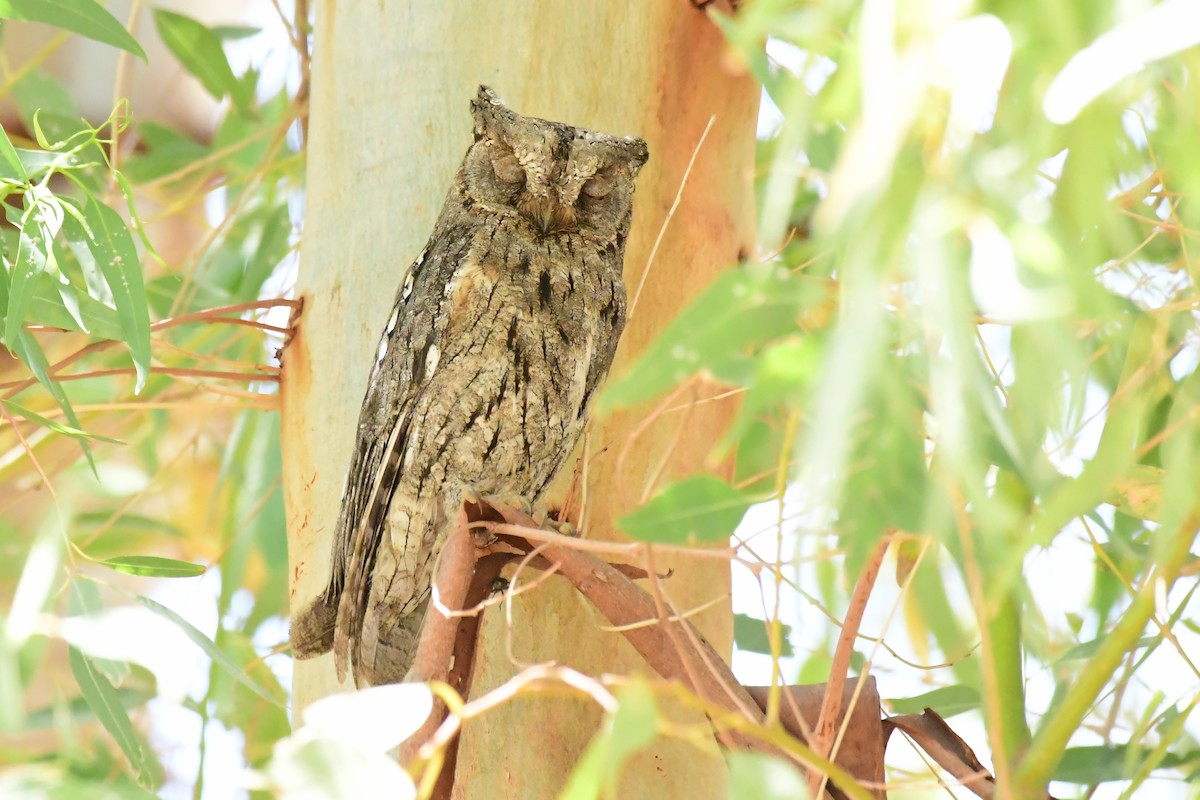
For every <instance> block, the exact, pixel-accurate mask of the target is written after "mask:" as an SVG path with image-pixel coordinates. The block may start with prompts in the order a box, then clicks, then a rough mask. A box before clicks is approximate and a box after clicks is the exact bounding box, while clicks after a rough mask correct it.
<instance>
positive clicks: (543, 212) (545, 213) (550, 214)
mask: <svg viewBox="0 0 1200 800" xmlns="http://www.w3.org/2000/svg"><path fill="white" fill-rule="evenodd" d="M519 206H520V209H521V213H522V214H524V215H525V217H526V218H527V219H528V220H529V221H530V222H532V223H533V224H534V227H536V228H537V229H538V230H539V231H541V232H542V233H543V234H546V233H556V232H558V231H562V230H566V229H568V228H572V227H574V226H575V208H574V206H565V205H563V204H562V203H560V202H558V200H557V199H556V198H553V197H548V196H541V197H539V196H536V195H526V196H525V198H523V199H522V201H521V202H520V204H519Z"/></svg>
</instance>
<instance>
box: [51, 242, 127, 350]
mask: <svg viewBox="0 0 1200 800" xmlns="http://www.w3.org/2000/svg"><path fill="white" fill-rule="evenodd" d="M65 227H69V226H65ZM68 257H69V255H68ZM62 265H63V261H62V259H61V257H60V260H59V266H60V267H61V266H62ZM33 283H34V286H33V296H32V297H31V298H30V299H29V318H30V319H31V320H37V322H38V323H39V324H41V325H48V326H50V327H52V328H63V329H64V330H68V331H80V332H81V333H88V334H91V335H92V336H95V337H96V338H98V339H112V340H114V341H118V342H119V341H122V340H123V338H124V333H123V332H122V330H121V322H120V320H119V319H117V312H116V311H115V310H114V309H113V308H112V307H111V306H107V305H105V304H104V303H101V302H100V301H99V300H97V299H96V298H94V297H92V296H91V295H88V294H84V293H83V292H80V291H76V290H75V288H74V286H72V285H70V284H65V283H63V282H62V281H61V280H60V278H58V277H55V276H53V275H49V274H46V273H43V274H41V275H37V276H35V277H34V282H33ZM68 295H69V296H70V298H71V302H72V303H73V305H74V308H73V309H69V308H67V305H66V304H67V299H66V298H67V296H68Z"/></svg>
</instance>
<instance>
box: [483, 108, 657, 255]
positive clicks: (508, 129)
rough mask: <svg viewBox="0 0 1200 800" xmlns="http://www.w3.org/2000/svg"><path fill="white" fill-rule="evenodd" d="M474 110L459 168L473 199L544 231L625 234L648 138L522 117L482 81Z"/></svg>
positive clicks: (615, 235) (618, 235) (605, 235)
mask: <svg viewBox="0 0 1200 800" xmlns="http://www.w3.org/2000/svg"><path fill="white" fill-rule="evenodd" d="M472 112H473V114H474V117H475V144H474V145H473V146H472V149H471V151H469V153H468V158H467V160H466V162H465V163H464V167H463V174H464V175H465V176H466V182H467V188H468V192H469V193H471V194H472V197H473V199H476V200H482V201H483V202H485V203H487V204H488V205H489V206H490V207H492V208H495V209H505V208H507V209H510V210H511V211H513V212H515V213H516V214H518V215H520V216H521V217H523V218H524V219H525V220H527V221H528V222H529V223H530V225H531V226H532V228H533V229H534V230H535V231H537V232H539V233H540V234H541V236H550V235H553V234H558V233H565V232H570V231H581V232H589V233H590V234H592V235H594V236H596V237H597V238H601V239H603V238H611V237H622V236H623V231H624V230H627V229H628V225H629V214H630V208H631V206H632V202H633V180H634V178H635V177H636V176H637V173H638V170H639V169H640V168H641V166H642V164H643V163H645V161H646V144H645V142H643V141H642V140H640V139H636V138H632V137H626V138H618V137H615V136H609V135H606V134H603V133H599V132H596V131H591V130H586V129H584V128H576V127H574V126H571V125H566V124H563V123H560V122H550V121H547V120H543V119H538V118H536V117H526V116H522V115H521V114H518V113H516V112H514V111H513V110H511V109H509V108H508V107H506V106H505V105H504V104H503V103H501V102H500V101H499V99H498V98H497V97H496V95H495V93H493V92H492V91H491V90H490V89H488V88H487V87H482V86H481V87H480V89H479V95H478V96H477V97H476V99H475V101H474V102H473V103H472Z"/></svg>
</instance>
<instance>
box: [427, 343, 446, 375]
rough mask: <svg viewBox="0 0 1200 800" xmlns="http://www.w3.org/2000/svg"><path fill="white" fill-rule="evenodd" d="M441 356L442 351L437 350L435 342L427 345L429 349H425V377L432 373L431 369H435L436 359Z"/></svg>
mask: <svg viewBox="0 0 1200 800" xmlns="http://www.w3.org/2000/svg"><path fill="white" fill-rule="evenodd" d="M441 357H442V351H441V350H438V347H437V345H436V344H431V345H429V349H428V350H426V351H425V378H426V380H428V379H429V376H431V375H433V371H434V370H435V369H437V365H438V360H439V359H440V358H441Z"/></svg>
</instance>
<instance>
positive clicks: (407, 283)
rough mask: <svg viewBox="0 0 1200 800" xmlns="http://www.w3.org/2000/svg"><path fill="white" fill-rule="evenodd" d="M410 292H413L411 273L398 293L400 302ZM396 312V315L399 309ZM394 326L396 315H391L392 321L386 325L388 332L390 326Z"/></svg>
mask: <svg viewBox="0 0 1200 800" xmlns="http://www.w3.org/2000/svg"><path fill="white" fill-rule="evenodd" d="M412 290H413V274H412V272H409V273H408V277H407V278H405V279H404V290H403V291H402V292H400V301H401V302H403V301H405V300H407V299H408V296H409V295H410V294H412ZM396 311H397V313H399V311H400V309H396ZM395 324H396V315H395V314H392V321H391V322H390V323H388V330H389V331H390V330H391V329H392V326H393V325H395Z"/></svg>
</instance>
